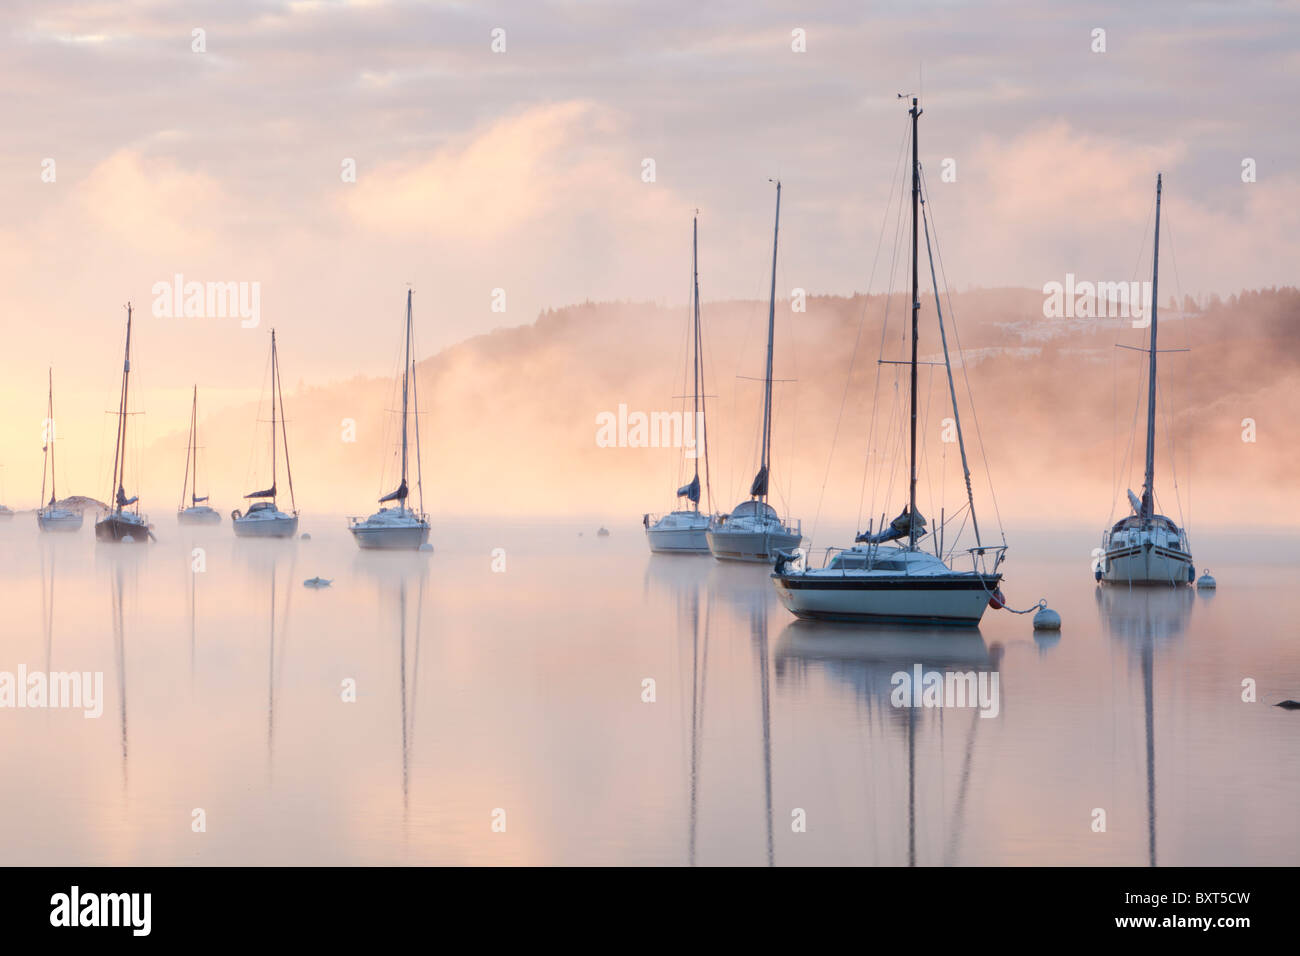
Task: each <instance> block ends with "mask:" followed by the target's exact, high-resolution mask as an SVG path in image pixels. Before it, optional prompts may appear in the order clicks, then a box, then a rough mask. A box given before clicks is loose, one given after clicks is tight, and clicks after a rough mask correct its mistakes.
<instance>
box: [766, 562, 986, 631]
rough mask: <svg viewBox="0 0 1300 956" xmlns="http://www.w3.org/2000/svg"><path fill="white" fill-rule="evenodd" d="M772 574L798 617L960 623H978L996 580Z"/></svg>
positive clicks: (780, 593) (957, 575) (783, 600)
mask: <svg viewBox="0 0 1300 956" xmlns="http://www.w3.org/2000/svg"><path fill="white" fill-rule="evenodd" d="M772 579H773V581H774V583H775V584H776V592H777V595H778V596H779V597H780V599H781V603H782V604H784V605H785V607H786V610H788V611H789V612H790V613H791V614H793V615H794V616H795V617H798V618H800V619H802V620H806V621H846V622H855V623H868V624H873V623H879V624H940V625H949V626H961V627H975V626H977V625H978V624H979V622H980V619H981V618H982V617H983V616H984V609H985V608H987V607H988V606H989V595H990V593H991V592H993V591H994V590H995V589H996V588H997V585H998V581H999V578H998V576H996V575H977V574H974V573H953V574H951V575H943V576H939V575H934V576H932V577H931V576H927V578H926V579H918V578H917V577H915V576H913V577H906V576H888V577H886V576H874V577H872V578H871V579H868V580H864V579H862V578H855V577H853V576H851V575H838V574H821V573H818V572H798V573H792V574H773V575H772Z"/></svg>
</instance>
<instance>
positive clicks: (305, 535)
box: [298, 531, 311, 541]
mask: <svg viewBox="0 0 1300 956" xmlns="http://www.w3.org/2000/svg"><path fill="white" fill-rule="evenodd" d="M298 537H299V538H301V539H302V540H303V541H310V540H311V535H309V534H308V533H307V532H306V531H304V532H303V533H302V534H300V535H298Z"/></svg>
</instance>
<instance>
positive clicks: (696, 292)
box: [691, 216, 700, 513]
mask: <svg viewBox="0 0 1300 956" xmlns="http://www.w3.org/2000/svg"><path fill="white" fill-rule="evenodd" d="M699 249H700V218H699V216H696V217H695V218H694V219H692V220H691V289H692V300H693V302H694V312H695V318H694V336H693V337H694V339H695V342H694V345H695V359H694V361H693V362H692V363H691V373H692V376H693V381H694V394H695V405H694V414H695V417H694V418H692V419H691V428H692V429H694V428H695V427H696V425H698V424H699V421H700V252H699ZM699 452H700V436H699V435H696V436H695V479H694V482H693V484H695V485H699V482H700V454H699ZM693 503H694V505H695V511H696V513H699V510H700V502H699V491H698V489H697V490H696V500H695V501H694V502H693Z"/></svg>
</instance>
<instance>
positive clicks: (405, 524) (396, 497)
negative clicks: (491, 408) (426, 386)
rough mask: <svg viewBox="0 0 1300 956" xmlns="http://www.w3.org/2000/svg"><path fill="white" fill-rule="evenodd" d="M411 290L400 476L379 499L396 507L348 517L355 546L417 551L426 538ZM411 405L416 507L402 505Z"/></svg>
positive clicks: (407, 297) (405, 363)
mask: <svg viewBox="0 0 1300 956" xmlns="http://www.w3.org/2000/svg"><path fill="white" fill-rule="evenodd" d="M411 336H412V329H411V290H410V289H407V290H406V343H405V349H406V359H405V361H404V363H403V365H402V480H401V483H400V484H399V485H398V486H397V488H396V490H394V491H390V492H389V493H388V494H386V495H384V496H383V497H382V498H380V499H379V504H380V505H381V506H382V505H383V504H384V503H385V502H388V501H395V502H397V507H395V508H384V507H380V509H379V510H378V511H376V512H375V513H374V514H372V515H371V516H370V517H369V518H364V519H363V518H350V519H349V520H348V530H349V531H351V532H352V537H353V538H354V539H356V542H357V547H359V548H362V549H364V550H367V551H371V550H383V551H418V550H419V549H420V547H421V546H422V545H423V544H425V542H427V541H428V540H429V516H428V515H426V514H425V513H424V481H423V474H422V470H421V467H420V405H419V402H418V401H417V392H416V387H415V364H414V361H415V360H414V358H413V357H412V355H411ZM411 405H415V485H416V488H417V489H418V490H419V493H420V510H419V511H418V512H417V511H412V510H411V509H410V508H408V507H406V499H407V496H408V495H409V494H410V489H409V487H408V484H407V477H408V470H409V454H408V443H407V425H408V422H409V420H410V417H411V415H410V407H411Z"/></svg>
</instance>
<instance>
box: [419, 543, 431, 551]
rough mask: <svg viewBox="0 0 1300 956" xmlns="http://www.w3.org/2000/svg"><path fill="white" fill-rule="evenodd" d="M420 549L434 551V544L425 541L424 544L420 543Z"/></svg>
mask: <svg viewBox="0 0 1300 956" xmlns="http://www.w3.org/2000/svg"><path fill="white" fill-rule="evenodd" d="M420 550H421V551H433V545H431V544H430V543H429V542H427V541H426V542H424V544H422V545H420Z"/></svg>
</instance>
